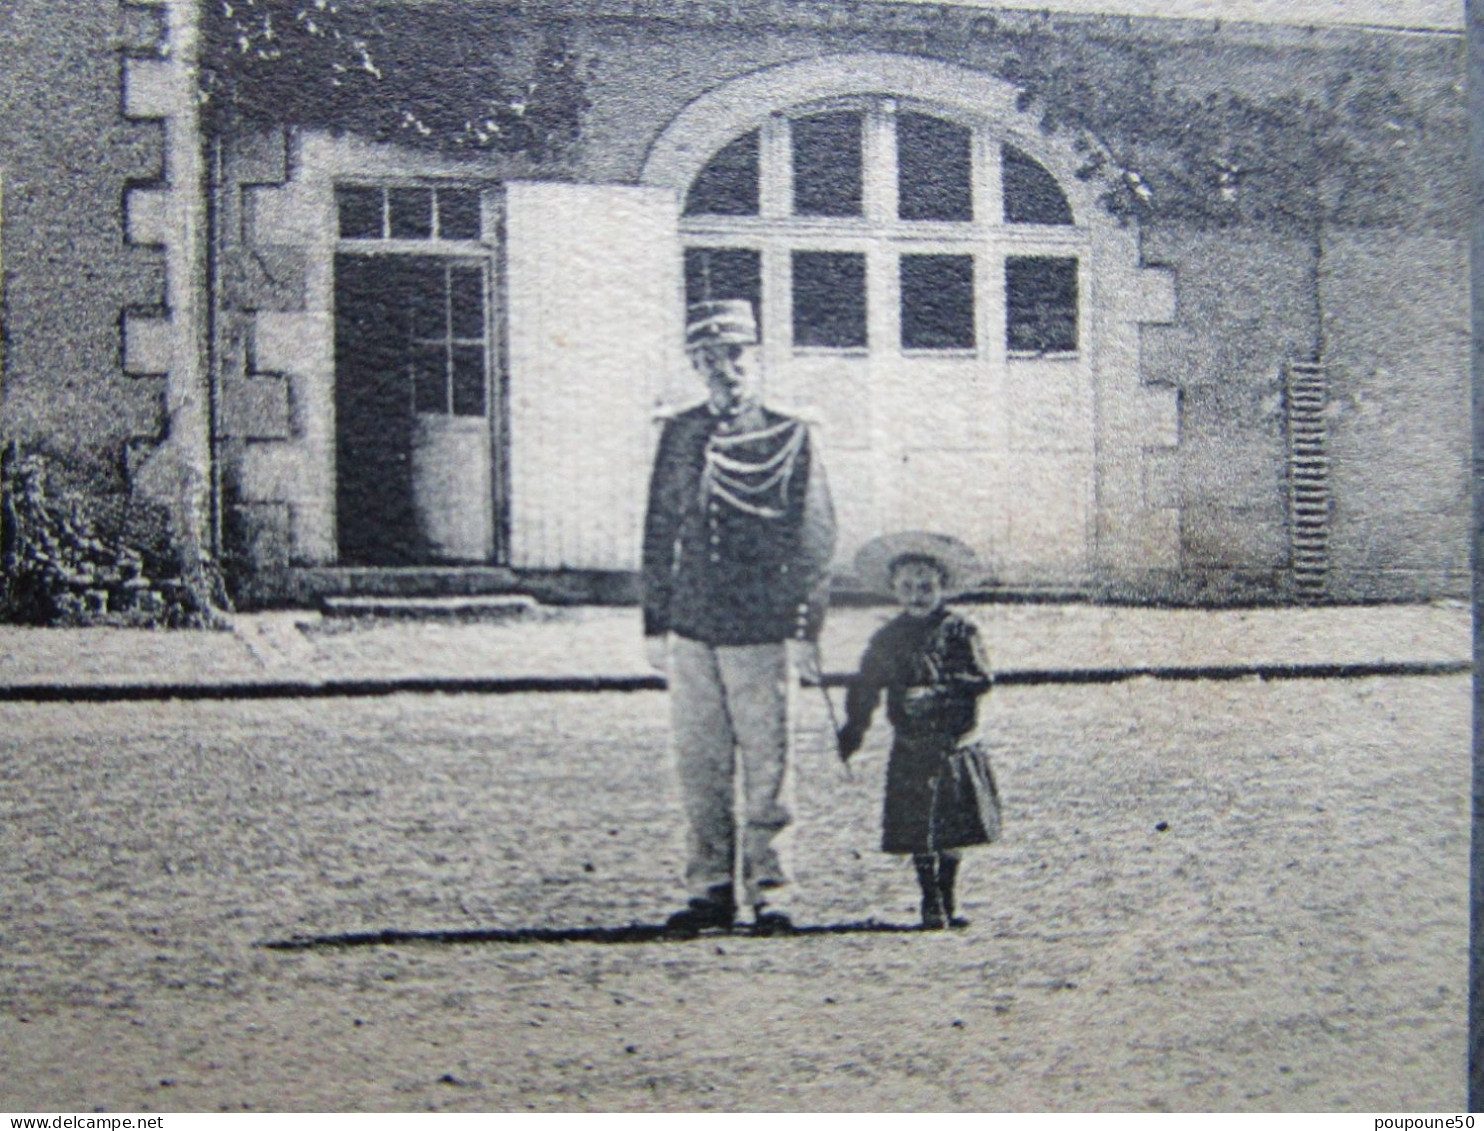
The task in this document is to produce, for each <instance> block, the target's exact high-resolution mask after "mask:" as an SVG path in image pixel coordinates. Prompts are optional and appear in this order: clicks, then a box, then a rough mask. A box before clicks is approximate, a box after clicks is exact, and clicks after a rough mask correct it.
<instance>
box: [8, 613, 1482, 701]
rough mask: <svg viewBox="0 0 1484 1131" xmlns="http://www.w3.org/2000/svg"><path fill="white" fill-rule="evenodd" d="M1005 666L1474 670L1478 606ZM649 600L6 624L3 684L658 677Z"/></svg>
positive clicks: (1248, 629)
mask: <svg viewBox="0 0 1484 1131" xmlns="http://www.w3.org/2000/svg"><path fill="white" fill-rule="evenodd" d="M966 611H967V612H968V613H969V615H971V616H972V617H973V618H974V619H975V620H977V621H978V622H979V623H980V625H981V626H982V627H983V629H984V631H985V634H986V640H987V642H988V645H989V649H990V655H991V660H992V662H993V664H994V666H995V668H996V670H997V671H1000V672H1020V673H1035V672H1052V671H1066V670H1085V669H1095V670H1109V671H1117V670H1127V669H1137V670H1148V669H1186V668H1212V667H1226V668H1231V667H1261V666H1264V665H1285V664H1292V665H1335V666H1345V665H1417V666H1438V665H1449V664H1452V665H1459V664H1466V663H1468V662H1469V660H1470V658H1471V625H1470V618H1471V614H1470V610H1469V607H1468V606H1467V605H1466V604H1464V603H1463V602H1442V603H1437V604H1431V605H1385V606H1366V607H1343V608H1322V609H1249V610H1222V611H1207V610H1183V609H1182V610H1169V609H1139V608H1121V607H1103V606H1093V605H985V606H972V607H969V608H967V609H966ZM889 615H891V611H890V610H889V609H886V608H864V609H863V608H846V609H837V610H835V611H833V612H832V613H831V614H830V619H829V624H828V627H827V629H826V632H825V637H824V640H823V650H824V659H825V668H826V670H827V671H828V672H831V673H844V672H847V671H849V670H850V669H851V668H852V667H853V666H854V664H855V663H856V661H857V660H858V658H859V656H860V652H861V649H862V648H863V647H864V645H865V642H866V640H867V638H868V637H869V636H870V634H871V632H872V631H873V630H874V629H875V628H876V626H877V625H879V624H880V623H881V622H882V621H883V620H884V619H885V618H886V617H888V616H889ZM651 675H652V673H651V672H650V671H649V669H648V668H647V667H646V665H645V663H644V656H643V648H642V645H641V640H640V625H639V613H638V610H636V609H632V608H618V609H616V608H598V607H582V608H566V609H550V608H541V609H537V610H535V611H533V612H529V613H526V614H523V615H518V616H513V617H511V618H508V619H505V620H500V621H483V622H482V621H468V620H452V619H448V620H437V619H433V620H429V619H422V620H401V619H387V618H382V619H357V618H339V617H324V616H321V615H320V614H319V613H317V612H314V611H307V610H300V611H289V612H268V613H251V614H241V615H238V616H236V617H234V618H233V628H232V630H231V631H216V632H206V631H174V632H167V631H147V630H138V629H112V628H89V629H38V628H18V627H14V626H0V689H4V690H8V691H10V692H11V693H12V694H15V693H20V694H22V695H24V694H25V693H26V692H28V691H32V690H35V691H40V690H42V689H51V690H52V691H61V690H63V689H72V688H76V689H95V690H99V689H101V690H109V689H119V690H123V689H129V688H137V689H140V690H145V689H149V688H160V687H197V688H219V689H222V690H223V691H224V692H225V691H230V690H231V689H233V688H239V689H242V690H245V691H251V690H252V689H254V688H256V689H258V690H259V691H265V692H266V691H272V690H273V689H275V688H277V689H283V690H286V691H288V690H294V689H298V690H313V689H315V688H327V687H328V686H330V685H336V686H339V685H346V684H351V683H358V684H360V685H362V686H363V688H369V689H372V690H374V688H375V687H376V685H378V684H381V683H386V684H390V683H396V682H399V681H401V682H406V681H409V680H411V681H418V682H420V683H422V684H426V685H428V686H433V685H435V684H437V683H438V682H439V681H444V682H447V683H449V684H451V685H456V684H458V683H459V682H461V681H477V680H486V681H497V680H532V681H542V680H551V681H559V680H577V681H581V680H601V681H609V682H622V681H642V680H645V679H646V678H648V677H650V676H651Z"/></svg>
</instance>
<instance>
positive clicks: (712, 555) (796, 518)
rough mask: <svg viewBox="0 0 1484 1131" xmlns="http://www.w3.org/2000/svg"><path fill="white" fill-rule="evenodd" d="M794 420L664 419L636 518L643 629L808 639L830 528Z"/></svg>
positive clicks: (825, 496)
mask: <svg viewBox="0 0 1484 1131" xmlns="http://www.w3.org/2000/svg"><path fill="white" fill-rule="evenodd" d="M809 441H810V437H809V430H808V427H807V426H806V425H805V424H804V423H803V421H800V420H797V419H795V418H794V417H790V416H785V415H783V414H782V413H777V412H772V411H771V410H768V409H765V408H763V407H761V406H759V405H751V406H748V407H746V408H744V409H743V410H742V411H741V412H739V413H738V414H737V415H736V416H734V417H730V418H728V417H723V416H722V415H720V414H719V413H717V412H716V411H715V410H714V409H713V408H712V407H711V405H710V404H709V403H703V404H700V405H697V406H696V407H695V408H691V409H687V410H686V411H684V412H681V413H678V414H677V415H675V416H673V417H671V418H670V419H669V420H667V421H666V422H665V426H664V431H663V433H662V434H661V436H660V443H659V451H658V453H657V455H656V456H655V463H654V474H653V476H652V478H651V480H650V486H649V509H648V512H647V514H646V517H645V522H644V577H643V581H644V632H645V634H646V635H651V636H652V635H658V634H661V633H665V632H674V633H676V634H678V635H680V636H685V637H688V638H690V639H692V640H699V641H701V642H703V643H707V644H720V645H735V644H767V643H776V642H778V641H782V640H787V639H790V638H797V639H804V640H816V639H818V636H819V630H820V628H821V626H822V625H823V622H824V612H825V604H826V601H827V599H828V587H829V573H828V570H829V564H830V559H831V557H832V556H833V554H834V545H835V523H834V512H833V509H832V506H831V503H830V497H829V489H828V487H827V486H826V484H825V479H824V471H823V468H822V467H821V466H820V465H819V464H818V463H817V461H816V460H815V459H814V453H813V450H812V448H811V445H810V442H809Z"/></svg>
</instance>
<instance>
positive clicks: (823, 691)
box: [819, 680, 855, 781]
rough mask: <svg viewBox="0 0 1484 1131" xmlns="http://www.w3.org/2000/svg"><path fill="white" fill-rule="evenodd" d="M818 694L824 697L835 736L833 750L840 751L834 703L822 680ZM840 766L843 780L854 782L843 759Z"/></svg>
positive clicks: (852, 775)
mask: <svg viewBox="0 0 1484 1131" xmlns="http://www.w3.org/2000/svg"><path fill="white" fill-rule="evenodd" d="M819 693H820V694H821V695H823V696H824V705H825V708H826V709H827V710H828V711H829V713H830V730H831V731H833V732H834V735H835V750H836V751H837V752H838V751H839V749H840V719H839V717H838V716H837V715H836V714H835V701H834V700H833V699H831V698H830V689H829V688H828V687H826V686H825V685H824V680H820V681H819ZM840 765H841V766H842V767H843V768H844V770H845V780H846V781H855V775H854V774H852V773H851V772H850V763H849V761H847V760H846V759H845V758H843V757H842V758H841V759H840Z"/></svg>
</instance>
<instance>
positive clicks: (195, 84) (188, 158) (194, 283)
mask: <svg viewBox="0 0 1484 1131" xmlns="http://www.w3.org/2000/svg"><path fill="white" fill-rule="evenodd" d="M166 19H167V21H168V33H169V37H168V40H167V42H168V43H169V45H170V58H171V61H172V64H173V66H172V68H171V73H172V78H173V83H174V94H175V99H174V112H173V113H172V114H171V115H170V117H169V118H168V119H166V122H165V175H166V181H167V183H168V184H169V185H170V189H171V191H170V212H171V215H170V230H171V232H172V235H173V238H172V239H171V241H170V243H169V245H168V250H167V254H166V280H167V281H166V303H167V305H168V307H169V310H170V319H171V324H172V328H173V335H174V340H173V342H172V349H171V369H170V377H169V382H168V384H167V387H166V400H167V407H168V412H169V421H170V433H169V440H168V443H169V446H170V449H171V452H170V456H171V459H172V462H173V463H174V464H175V471H176V474H177V475H178V476H179V478H178V479H177V483H176V486H177V491H178V497H177V499H176V500H175V504H176V506H177V507H178V508H179V515H178V519H179V521H180V523H181V524H182V526H183V527H184V529H183V530H182V531H181V532H180V533H181V534H182V535H184V538H183V540H184V542H185V545H184V546H183V547H182V549H183V550H184V551H185V552H186V554H187V556H188V560H187V562H186V568H187V570H188V571H189V573H191V574H197V575H198V576H199V574H198V570H199V568H200V565H201V553H202V551H203V549H204V548H205V547H208V546H211V545H213V544H214V543H215V540H216V539H215V531H214V529H212V528H213V527H214V525H215V523H214V521H213V519H214V515H213V513H212V512H213V509H214V508H213V507H212V494H213V492H212V489H211V483H212V481H213V471H212V431H213V429H212V413H213V404H212V389H211V379H210V365H209V360H208V358H209V339H208V324H209V297H208V296H209V287H208V282H209V278H208V231H207V228H208V212H207V201H206V195H207V194H206V160H205V152H204V147H203V139H202V136H201V104H200V96H199V89H200V83H199V74H200V60H201V12H200V0H167V8H166Z"/></svg>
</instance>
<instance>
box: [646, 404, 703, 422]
mask: <svg viewBox="0 0 1484 1131" xmlns="http://www.w3.org/2000/svg"><path fill="white" fill-rule="evenodd" d="M705 403H706V402H705V401H704V400H699V401H692V402H691V403H690V404H662V405H656V406H655V410H654V413H653V415H652V416H651V417H650V419H652V420H653V421H654V422H655V423H656V424H663V423H664V422H665V421H667V420H674V419H675V418H676V417H677V416H683V415H685V414H686V413H687V412H690V411H691V410H692V409H697V408H700V407H701V406H702V405H703V404H705Z"/></svg>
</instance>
